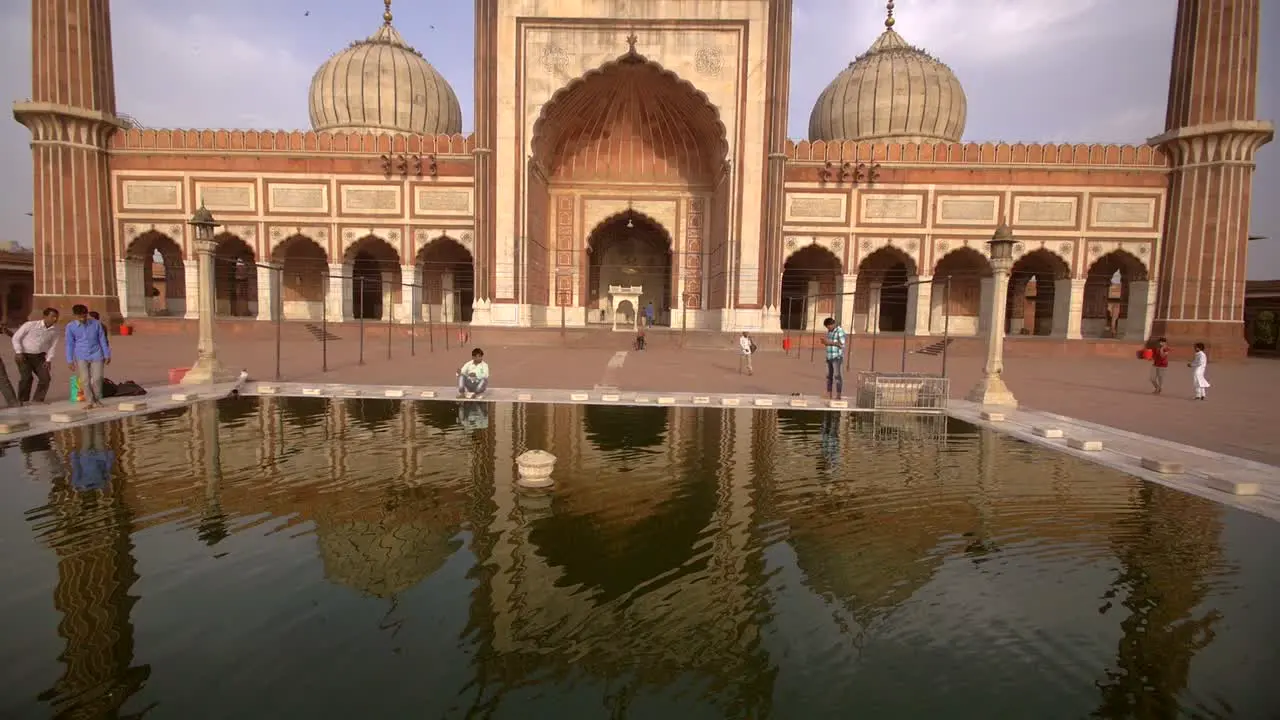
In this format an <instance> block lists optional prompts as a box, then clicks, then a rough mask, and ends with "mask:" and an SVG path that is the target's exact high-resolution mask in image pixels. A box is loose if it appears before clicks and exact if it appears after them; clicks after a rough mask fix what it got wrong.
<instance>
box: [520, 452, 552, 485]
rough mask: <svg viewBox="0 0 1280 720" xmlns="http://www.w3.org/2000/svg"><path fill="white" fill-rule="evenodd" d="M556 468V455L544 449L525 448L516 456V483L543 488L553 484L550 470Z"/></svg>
mask: <svg viewBox="0 0 1280 720" xmlns="http://www.w3.org/2000/svg"><path fill="white" fill-rule="evenodd" d="M555 468H556V456H555V455H552V454H551V453H549V452H547V451H546V450H526V451H525V452H523V453H520V457H517V458H516V470H517V472H518V473H519V477H518V478H517V479H516V484H517V485H520V486H521V487H527V488H545V487H551V486H552V485H555V483H556V481H555V480H552V479H551V472H552V471H553V470H555Z"/></svg>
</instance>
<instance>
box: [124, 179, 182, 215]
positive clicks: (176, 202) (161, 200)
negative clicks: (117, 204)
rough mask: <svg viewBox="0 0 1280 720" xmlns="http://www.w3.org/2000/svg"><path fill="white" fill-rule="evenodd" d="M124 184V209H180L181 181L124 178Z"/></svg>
mask: <svg viewBox="0 0 1280 720" xmlns="http://www.w3.org/2000/svg"><path fill="white" fill-rule="evenodd" d="M123 185H124V188H123V189H124V193H123V194H124V202H123V205H124V208H125V209H126V210H133V209H138V210H181V209H182V183H181V181H178V180H175V181H173V182H142V181H138V180H126V181H124V183H123Z"/></svg>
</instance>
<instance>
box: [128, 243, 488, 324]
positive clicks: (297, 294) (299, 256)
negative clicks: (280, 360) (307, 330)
mask: <svg viewBox="0 0 1280 720" xmlns="http://www.w3.org/2000/svg"><path fill="white" fill-rule="evenodd" d="M461 237H462V239H455V238H454V237H451V236H449V235H444V234H441V235H437V236H436V237H433V238H431V239H429V240H427V241H426V242H424V243H421V245H420V248H419V250H418V252H417V253H416V254H415V256H414V257H413V259H412V261H411V262H409V263H407V264H406V263H404V262H403V261H402V259H401V255H400V252H399V250H398V249H397V248H396V247H394V246H393V245H392V243H390V242H388V241H387V240H386V239H384V238H381V237H378V236H376V235H367V236H365V237H362V238H359V239H355V240H354V241H352V242H350V244H349V245H347V248H346V250H345V251H344V252H343V254H342V255H341V256H340V257H339V258H338V261H337V262H332V261H331V259H330V257H329V253H328V251H326V249H325V248H324V246H323V244H322V243H321V242H318V241H317V240H315V239H313V238H311V237H309V236H307V235H303V234H295V235H292V236H289V237H285V238H283V239H280V240H279V241H278V242H274V243H273V244H274V247H273V249H272V251H271V254H270V255H269V257H268V258H267V259H266V260H265V261H260V260H259V259H258V257H257V253H256V252H255V250H254V248H253V246H252V245H251V243H249V242H246V241H245V240H244V239H243V238H241V237H239V236H238V235H235V234H232V233H223V234H220V235H218V236H217V237H216V238H215V242H216V245H215V249H214V278H215V281H214V288H215V307H216V308H217V313H218V315H219V316H220V317H242V318H256V319H258V320H267V321H270V320H274V319H275V318H276V315H277V312H279V313H282V317H283V319H285V320H303V321H317V322H318V321H320V320H321V319H324V318H327V319H328V320H329V321H330V322H347V321H352V320H360V319H364V320H375V321H388V320H390V321H392V322H398V323H409V322H411V321H413V322H427V321H434V322H442V321H447V322H468V321H470V319H471V306H472V302H473V300H474V288H475V272H474V265H473V260H472V255H471V251H470V249H469V248H468V247H467V244H466V243H467V241H469V239H470V237H469V236H468V235H466V234H462V235H461ZM119 265H120V267H119V268H118V270H119V272H118V273H117V277H118V282H119V294H120V299H121V306H122V307H123V308H124V309H125V315H126V317H147V316H151V317H157V316H158V317H178V318H182V317H186V318H194V317H196V304H195V302H194V298H195V297H196V294H197V289H198V283H199V279H198V278H199V276H198V273H197V260H196V258H195V254H194V252H192V251H189V250H188V249H186V248H184V247H183V246H182V245H181V244H180V242H179V241H178V240H175V239H174V238H173V237H171V236H170V235H169V234H167V233H165V232H163V231H160V230H150V231H148V232H145V233H142V234H141V235H139V236H137V237H136V238H134V239H133V240H132V241H131V242H130V243H129V245H128V247H127V248H126V249H125V253H124V259H123V260H121V261H120V263H119ZM188 298H190V299H191V301H190V302H189V301H188Z"/></svg>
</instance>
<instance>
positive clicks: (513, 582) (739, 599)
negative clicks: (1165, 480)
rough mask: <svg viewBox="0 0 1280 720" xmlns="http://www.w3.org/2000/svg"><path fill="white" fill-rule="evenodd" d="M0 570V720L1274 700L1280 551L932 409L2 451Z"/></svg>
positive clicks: (1233, 707) (950, 710)
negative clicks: (549, 476) (542, 475)
mask: <svg viewBox="0 0 1280 720" xmlns="http://www.w3.org/2000/svg"><path fill="white" fill-rule="evenodd" d="M531 448H537V449H544V450H548V451H550V452H552V453H554V454H555V455H556V456H557V457H558V458H559V461H558V463H557V465H556V469H555V478H556V480H557V484H556V486H555V488H554V489H553V490H551V491H550V492H542V493H534V492H531V491H525V490H521V489H519V488H518V487H517V486H516V484H515V478H516V472H515V465H514V458H515V457H516V456H517V455H518V454H519V453H521V452H523V451H524V450H526V449H531ZM0 548H2V549H3V553H4V555H3V558H4V567H5V570H6V572H5V582H4V583H3V584H2V585H0V717H3V718H44V717H67V718H97V717H140V716H143V715H145V716H146V717H148V718H183V719H184V720H185V719H188V718H219V719H225V718H295V717H306V718H348V717H358V718H410V717H414V718H419V717H421V718H467V717H476V718H520V719H525V718H659V719H661V720H673V719H675V718H679V719H681V720H684V719H685V718H708V719H720V718H766V717H770V718H783V719H787V718H803V719H806V720H807V719H808V718H840V719H842V720H843V719H844V718H849V717H869V718H935V717H936V718H981V719H983V720H989V719H990V718H1021V717H1026V718H1037V720H1039V719H1043V718H1072V719H1075V718H1088V717H1101V718H1173V717H1238V718H1266V717H1274V714H1273V713H1274V712H1275V711H1276V709H1277V708H1280V683H1276V682H1275V679H1276V678H1277V677H1280V623H1277V622H1276V617H1277V608H1280V566H1278V565H1277V563H1276V561H1275V556H1276V551H1277V550H1278V549H1280V525H1277V524H1275V523H1272V522H1269V521H1267V520H1264V519H1261V518H1257V517H1254V516H1251V515H1248V514H1245V513H1241V512H1238V511H1235V510H1232V509H1229V508H1225V507H1222V506H1219V505H1215V504H1213V503H1210V502H1208V501H1205V500H1203V499H1200V498H1197V497H1192V496H1188V495H1184V494H1181V493H1178V492H1176V491H1172V490H1169V489H1166V488H1164V487H1161V486H1158V485H1152V484H1148V483H1144V482H1142V481H1139V480H1135V479H1133V478H1130V477H1127V476H1124V475H1120V474H1118V473H1114V472H1110V471H1108V470H1105V469H1102V468H1099V467H1096V466H1093V465H1090V464H1087V463H1084V462H1081V461H1078V460H1075V459H1073V458H1070V457H1067V456H1065V455H1061V454H1057V453H1051V452H1048V451H1043V450H1040V449H1038V448H1036V447H1033V446H1030V445H1026V444H1023V443H1020V442H1018V441H1016V440H1012V439H1010V438H1007V437H1002V436H999V435H996V434H992V433H987V432H980V431H978V430H977V429H975V428H973V427H972V426H969V425H965V424H963V423H959V422H956V421H952V420H947V419H945V418H897V417H888V418H884V417H881V418H875V417H870V416H858V417H852V416H848V415H837V414H833V413H823V412H809V411H788V410H778V409H755V408H750V409H748V408H742V409H737V408H735V409H718V408H666V407H650V408H625V407H603V406H552V405H487V404H463V405H458V404H455V403H448V402H402V401H390V400H335V401H330V400H326V399H322V398H262V399H255V398H236V399H229V400H226V401H222V402H220V403H217V404H213V403H206V404H203V405H199V406H196V407H194V408H191V409H183V410H176V411H172V412H166V413H159V414H155V415H151V416H146V417H133V418H129V419H126V420H123V421H120V422H117V423H109V424H105V425H100V426H96V427H93V428H82V429H72V430H67V431H64V432H60V433H57V434H54V435H48V436H40V437H34V438H29V439H26V440H23V441H21V442H19V443H11V444H9V445H7V446H4V448H3V456H2V457H0Z"/></svg>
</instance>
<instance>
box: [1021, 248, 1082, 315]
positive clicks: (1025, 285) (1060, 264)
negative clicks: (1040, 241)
mask: <svg viewBox="0 0 1280 720" xmlns="http://www.w3.org/2000/svg"><path fill="white" fill-rule="evenodd" d="M1069 277H1071V268H1070V266H1068V265H1067V262H1066V261H1065V260H1063V259H1062V258H1060V257H1058V256H1057V255H1055V254H1053V253H1052V252H1050V251H1048V250H1044V249H1039V250H1033V251H1031V252H1029V253H1027V254H1026V255H1023V256H1022V257H1020V258H1018V260H1017V261H1016V262H1014V263H1013V268H1012V269H1011V270H1010V271H1009V294H1008V302H1007V305H1006V307H1005V312H1006V319H1005V332H1006V333H1008V334H1010V335H1051V334H1053V310H1054V303H1055V297H1056V287H1055V286H1056V284H1057V282H1058V281H1059V280H1064V279H1066V278H1069Z"/></svg>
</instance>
